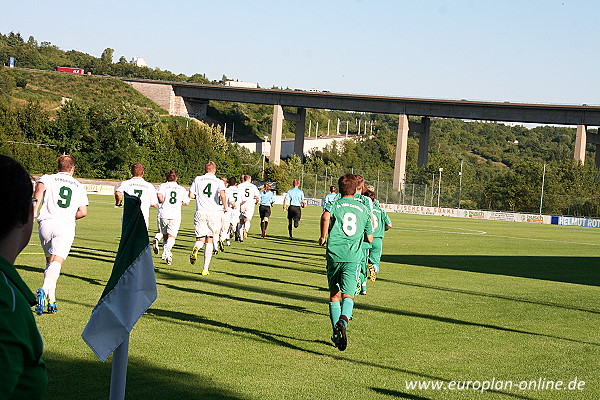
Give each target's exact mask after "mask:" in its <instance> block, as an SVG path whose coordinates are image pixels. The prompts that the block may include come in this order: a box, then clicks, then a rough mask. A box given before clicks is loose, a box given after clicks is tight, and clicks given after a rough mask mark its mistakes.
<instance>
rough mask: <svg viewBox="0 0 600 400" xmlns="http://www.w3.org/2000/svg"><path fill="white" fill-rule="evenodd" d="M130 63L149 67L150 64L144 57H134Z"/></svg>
mask: <svg viewBox="0 0 600 400" xmlns="http://www.w3.org/2000/svg"><path fill="white" fill-rule="evenodd" d="M130 64H133V65H135V66H137V67H147V66H148V64H146V60H144V59H143V58H142V57H133V58H132V59H131V61H130Z"/></svg>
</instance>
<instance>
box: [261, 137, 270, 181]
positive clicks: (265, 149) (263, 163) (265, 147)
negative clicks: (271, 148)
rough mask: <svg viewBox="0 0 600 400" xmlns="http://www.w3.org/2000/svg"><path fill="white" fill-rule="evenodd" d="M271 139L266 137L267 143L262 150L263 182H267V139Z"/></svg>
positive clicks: (265, 142)
mask: <svg viewBox="0 0 600 400" xmlns="http://www.w3.org/2000/svg"><path fill="white" fill-rule="evenodd" d="M268 138H269V137H268V136H265V141H264V143H263V146H262V147H263V148H262V154H263V160H262V180H263V181H264V180H265V159H266V158H267V139H268Z"/></svg>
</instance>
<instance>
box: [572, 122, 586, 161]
mask: <svg viewBox="0 0 600 400" xmlns="http://www.w3.org/2000/svg"><path fill="white" fill-rule="evenodd" d="M586 144H587V127H586V126H585V125H577V136H575V157H574V158H575V160H576V161H581V163H582V164H585V145H586Z"/></svg>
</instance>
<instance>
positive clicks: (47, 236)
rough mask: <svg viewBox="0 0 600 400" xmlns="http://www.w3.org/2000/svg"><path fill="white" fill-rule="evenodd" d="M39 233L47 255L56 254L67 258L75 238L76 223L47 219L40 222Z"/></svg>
mask: <svg viewBox="0 0 600 400" xmlns="http://www.w3.org/2000/svg"><path fill="white" fill-rule="evenodd" d="M73 222H74V221H73ZM38 234H39V236H40V242H41V243H42V248H43V249H44V254H45V255H46V257H50V256H52V255H54V256H57V257H60V258H62V259H66V258H67V256H68V255H69V252H70V251H71V245H73V240H74V239H75V223H69V222H65V220H64V219H45V220H43V221H40V222H39V225H38Z"/></svg>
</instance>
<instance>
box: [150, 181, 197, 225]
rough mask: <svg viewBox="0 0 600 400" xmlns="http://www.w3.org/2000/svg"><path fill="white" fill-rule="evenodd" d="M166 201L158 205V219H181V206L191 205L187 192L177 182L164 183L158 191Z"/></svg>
mask: <svg viewBox="0 0 600 400" xmlns="http://www.w3.org/2000/svg"><path fill="white" fill-rule="evenodd" d="M157 192H158V194H160V195H162V197H163V199H164V201H163V202H162V203H160V204H159V205H158V218H161V219H181V205H182V204H183V203H189V202H190V198H189V197H188V193H187V190H186V189H185V188H184V187H183V186H180V185H179V184H178V183H177V182H165V183H162V184H161V185H160V186H159V187H158V189H157Z"/></svg>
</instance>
